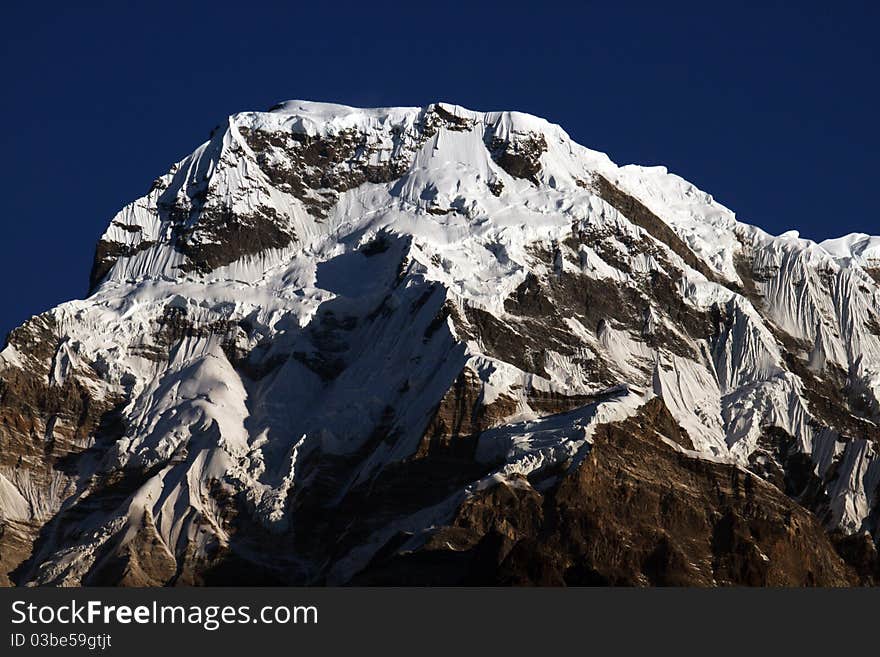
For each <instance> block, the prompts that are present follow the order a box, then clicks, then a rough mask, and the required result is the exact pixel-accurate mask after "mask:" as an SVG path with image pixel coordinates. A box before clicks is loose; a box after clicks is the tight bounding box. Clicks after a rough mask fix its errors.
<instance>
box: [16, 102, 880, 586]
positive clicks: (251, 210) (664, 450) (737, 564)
mask: <svg viewBox="0 0 880 657" xmlns="http://www.w3.org/2000/svg"><path fill="white" fill-rule="evenodd" d="M878 271H880V238H872V237H869V236H866V235H851V236H847V237H845V238H841V239H839V240H832V241H828V242H824V243H822V244H816V243H813V242H810V241H807V240H802V239H799V238H798V236H797V234H796V233H786V234H784V235H782V236H779V237H773V236H770V235H767V234H766V233H764V232H762V231H761V230H759V229H757V228H754V227H752V226H749V225H747V224H744V223H740V222H738V221H737V220H736V219H735V218H734V215H733V213H732V212H730V211H729V210H728V209H726V208H724V207H723V206H721V205H719V204H718V203H716V202H715V201H714V200H713V199H712V198H711V197H710V196H709V195H707V194H705V193H703V192H701V191H699V190H697V189H696V188H694V187H693V186H692V185H690V184H689V183H687V182H686V181H684V180H682V179H680V178H678V177H676V176H674V175H672V174H669V173H668V172H667V171H666V170H665V169H663V168H660V167H654V168H644V167H637V166H626V167H618V166H616V165H615V164H613V163H612V162H611V161H610V160H609V159H608V158H607V157H605V156H604V155H602V154H601V153H597V152H594V151H590V150H588V149H586V148H583V147H581V146H579V145H577V144H575V143H573V142H572V141H571V140H570V139H569V137H568V136H567V135H566V134H565V132H563V130H562V129H560V128H559V127H558V126H554V125H551V124H549V123H547V122H545V121H543V120H541V119H538V118H535V117H532V116H528V115H524V114H518V113H514V112H496V113H485V114H484V113H477V112H471V111H468V110H465V109H463V108H461V107H456V106H452V105H445V104H434V105H431V106H429V107H426V108H392V109H369V110H362V109H354V108H349V107H342V106H337V105H327V104H319V103H307V102H298V101H292V102H289V103H283V104H281V105H279V106H277V107H276V108H273V110H271V111H269V112H248V113H243V114H237V115H235V116H232V117H230V119H229V121H228V124H227V125H226V126H225V127H224V128H223V129H221V130H218V131H215V133H214V135H213V136H212V138H211V140H210V141H209V142H208V143H206V144H204V145H202V146H200V147H199V148H198V149H197V150H196V151H195V152H194V153H193V154H192V155H190V156H188V157H187V158H185V159H184V160H182V161H181V162H180V163H178V164H177V165H175V166H174V167H173V168H172V170H171V171H169V172H168V173H167V174H166V175H164V176H162V177H161V178H159V179H157V180H156V181H155V182H154V183H153V185H152V187H151V189H150V191H149V192H148V193H147V195H146V196H144V197H143V198H141V199H139V200H137V201H135V202H134V203H132V204H131V205H129V206H127V207H125V208H124V209H123V210H122V211H121V212H120V213H119V214H118V215H117V216H116V217H115V218H114V219H113V220H112V222H111V224H110V226H109V228H108V229H107V231H106V233H105V234H104V235H103V236H102V238H101V241H100V243H99V245H98V249H97V253H96V256H95V265H94V268H93V272H92V292H91V295H90V296H89V298H87V299H85V300H78V301H71V302H69V303H67V304H64V305H62V306H59V307H57V308H55V309H53V310H50V311H48V312H46V313H44V314H43V315H41V316H39V317H35V318H32V319H31V320H30V321H28V322H27V323H26V324H25V325H23V326H22V327H20V328H19V329H16V330H15V331H14V332H13V333H12V334H11V335H10V338H9V340H8V343H7V345H6V347H5V349H4V350H3V351H2V353H0V571H2V572H0V577H2V578H3V580H2V581H3V583H5V584H20V585H34V584H52V585H71V584H87V585H88V584H124V585H166V584H232V583H251V584H324V583H329V584H362V583H418V584H423V583H438V584H462V583H480V584H483V583H492V584H498V583H504V584H628V585H668V584H693V585H701V586H710V585H722V584H750V585H849V584H859V583H862V584H872V583H874V582H876V581H877V579H878V575H880V573H878V558H877V549H876V545H877V542H878V538H880V530H878V517H880V504H878V497H880V490H878V487H880V426H878V420H880V311H878V308H880V284H878V278H880V277H878V275H877V272H878Z"/></svg>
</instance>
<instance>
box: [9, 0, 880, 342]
mask: <svg viewBox="0 0 880 657" xmlns="http://www.w3.org/2000/svg"><path fill="white" fill-rule="evenodd" d="M721 4H723V5H724V7H723V8H719V6H716V5H721ZM72 5H73V3H68V2H57V3H51V2H50V3H46V2H43V3H35V2H25V1H21V0H18V1H14V2H6V3H4V8H3V14H2V21H0V22H2V26H0V33H2V34H0V35H2V42H0V49H2V55H0V66H2V71H0V72H2V82H0V84H2V87H3V102H2V103H0V119H2V125H3V137H2V139H3V141H2V147H3V150H2V156H0V166H2V171H0V185H2V187H0V190H2V199H3V219H2V233H0V239H2V242H0V243H2V257H0V280H2V281H3V283H2V286H0V335H2V334H5V333H6V331H8V330H9V329H10V328H12V327H13V326H14V325H17V324H18V323H20V322H21V321H23V320H24V319H26V318H27V317H29V316H30V315H32V314H34V313H37V312H40V311H41V310H44V309H46V308H48V307H50V306H52V305H54V304H56V303H59V302H61V301H64V300H67V299H70V298H73V297H81V296H82V295H84V294H85V289H86V286H87V279H88V273H89V268H90V266H91V259H92V253H93V247H94V244H95V242H96V240H97V238H98V237H99V235H100V234H101V232H102V231H103V229H104V227H105V226H106V224H107V223H108V222H109V220H110V218H111V217H112V215H113V214H114V213H115V212H116V210H118V209H119V208H120V207H121V206H122V205H124V204H125V203H126V202H128V201H130V200H132V199H134V198H136V197H137V196H139V195H141V194H143V193H144V192H146V190H147V188H148V187H149V185H150V182H151V181H152V180H153V179H154V178H155V177H156V176H157V175H160V174H162V173H164V172H165V171H166V170H167V168H168V166H169V165H170V164H171V163H172V162H173V161H175V160H177V159H179V158H180V157H182V156H183V155H185V154H187V153H188V152H190V151H191V150H192V149H193V148H194V147H195V146H197V145H198V144H199V143H201V142H202V141H204V140H205V139H206V138H207V137H208V134H209V132H210V130H211V128H212V127H213V126H214V125H216V124H218V123H219V122H221V121H222V120H223V118H224V117H225V116H226V115H228V114H230V113H233V112H236V111H240V110H247V109H264V108H267V107H269V106H270V105H272V104H273V103H274V102H276V101H278V100H282V99H289V98H304V99H310V100H326V101H335V102H341V103H347V104H352V105H363V106H377V105H422V104H427V103H429V102H432V101H435V100H445V101H448V102H454V103H458V104H460V105H464V106H466V107H470V108H473V109H478V110H492V109H518V110H522V111H527V112H531V113H533V114H537V115H540V116H543V117H545V118H547V119H549V120H551V121H554V122H556V123H559V124H561V125H562V126H563V127H564V128H565V129H566V130H567V131H568V132H569V133H570V134H571V135H572V137H573V138H574V139H575V140H576V141H578V142H580V143H582V144H584V145H586V146H589V147H592V148H597V149H600V150H603V151H605V152H607V153H608V154H609V155H610V156H611V157H612V159H614V160H615V161H616V162H618V163H621V164H622V163H628V162H638V163H642V164H665V165H667V166H668V167H669V168H670V169H671V170H672V171H675V172H676V173H679V174H680V175H682V176H684V177H685V178H687V179H689V180H691V181H693V182H695V183H696V184H697V185H699V186H700V187H701V188H703V189H705V190H707V191H709V192H711V193H712V194H713V195H714V196H715V197H716V198H717V199H719V200H720V201H721V202H723V203H725V204H726V205H728V206H729V207H731V208H733V209H734V210H735V211H736V212H737V214H738V216H739V217H740V219H742V220H745V221H749V222H751V223H755V224H758V225H760V226H762V227H764V228H765V229H767V230H769V231H770V232H774V233H779V232H782V231H784V230H786V229H788V228H792V227H797V228H799V229H800V230H801V233H802V234H803V235H805V236H807V237H811V238H817V239H819V238H825V237H831V236H837V235H839V234H842V233H846V232H852V231H863V232H870V233H880V227H878V225H877V209H876V203H875V201H874V197H875V196H876V195H877V190H876V183H875V175H876V171H875V158H876V155H877V153H878V150H880V149H878V147H880V138H878V130H877V117H878V100H880V92H878V68H877V65H878V50H880V46H878V42H880V39H878V35H877V29H878V25H880V21H878V19H880V3H876V2H821V3H819V2H815V3H811V2H799V3H795V2H786V3H783V2H772V1H771V2H757V3H713V2H705V1H702V2H687V3H676V2H674V1H673V2H663V3H659V2H607V1H606V2H570V3H552V2H529V3H522V6H518V4H517V3H515V2H478V1H476V0H471V1H470V2H462V3H459V2H451V1H446V0H444V1H442V2H398V3H385V2H378V1H373V2H366V1H365V2H358V3H350V4H349V3H345V2H323V3H322V2H284V3H281V2H278V3H270V2H258V1H255V0H247V1H241V2H224V1H222V0H215V1H214V2H200V3H196V2H183V1H181V2H173V3H172V2H167V3H163V2H160V1H158V0H153V1H151V2H113V3H104V4H102V3H80V6H79V7H73V6H72Z"/></svg>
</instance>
